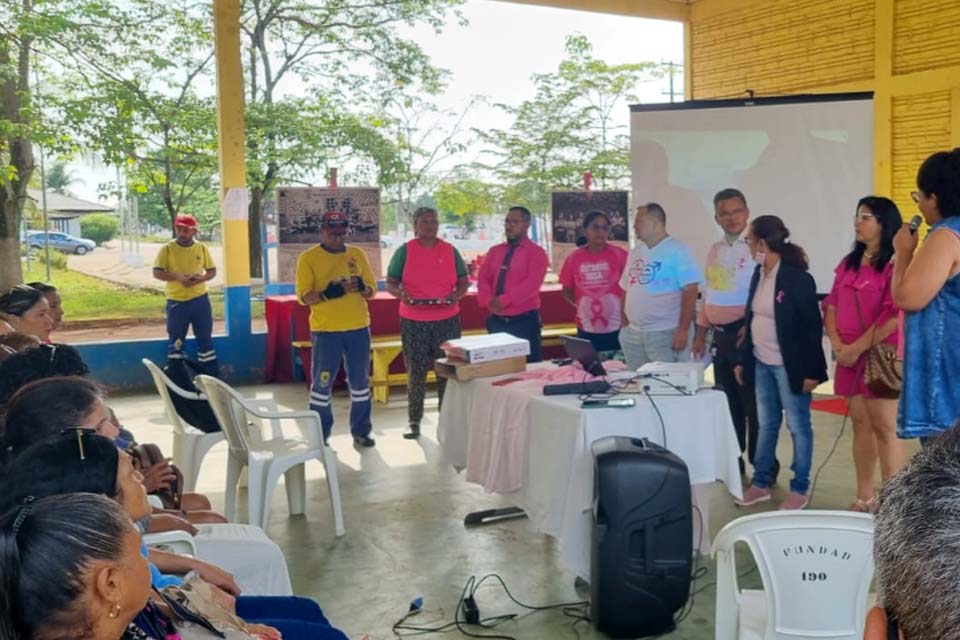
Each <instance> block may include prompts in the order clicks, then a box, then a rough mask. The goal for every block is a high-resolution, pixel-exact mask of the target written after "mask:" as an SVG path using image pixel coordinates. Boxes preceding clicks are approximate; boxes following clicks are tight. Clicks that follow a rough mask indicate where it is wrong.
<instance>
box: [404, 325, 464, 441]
mask: <svg viewBox="0 0 960 640" xmlns="http://www.w3.org/2000/svg"><path fill="white" fill-rule="evenodd" d="M459 337H460V316H459V315H455V316H453V317H452V318H447V319H446V320H431V321H424V320H407V319H406V318H400V340H401V342H402V344H403V359H404V361H405V362H406V365H407V399H408V401H409V407H408V409H407V412H408V414H409V417H410V424H417V425H418V424H420V420H422V419H423V398H424V396H425V395H426V393H427V373H428V372H429V371H430V370H431V369H433V363H434V361H435V360H436V359H437V358H439V357H441V356H443V350H441V349H440V345H441V344H442V343H443V342H445V341H447V340H453V339H454V338H459ZM446 386H447V381H446V379H445V378H440V377H438V378H437V397H438V399H439V401H440V403H441V404H442V403H443V391H444V389H446Z"/></svg>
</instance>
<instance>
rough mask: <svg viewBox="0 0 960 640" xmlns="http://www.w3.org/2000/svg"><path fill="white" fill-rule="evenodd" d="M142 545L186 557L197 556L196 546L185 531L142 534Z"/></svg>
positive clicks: (191, 537)
mask: <svg viewBox="0 0 960 640" xmlns="http://www.w3.org/2000/svg"><path fill="white" fill-rule="evenodd" d="M143 543H144V544H145V545H147V546H148V547H153V548H155V549H163V550H164V551H171V552H173V553H179V554H181V555H186V556H194V557H196V555H197V545H196V543H195V542H194V541H193V536H191V535H190V534H189V533H187V532H186V531H163V532H161V533H145V534H143Z"/></svg>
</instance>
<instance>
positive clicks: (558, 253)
mask: <svg viewBox="0 0 960 640" xmlns="http://www.w3.org/2000/svg"><path fill="white" fill-rule="evenodd" d="M628 197H629V193H628V192H627V191H554V192H553V193H552V194H551V212H552V216H551V221H552V222H551V227H552V229H553V243H552V244H551V256H550V262H551V265H552V267H553V271H554V273H556V274H558V275H559V274H560V267H562V266H563V261H564V260H566V259H567V256H568V255H569V254H570V253H571V252H573V251H574V249H576V248H577V238H579V237H581V236H583V218H584V217H585V216H586V215H587V214H588V213H590V212H591V211H602V212H604V213H605V214H607V217H608V218H610V235H609V242H610V243H611V244H615V245H617V246H620V247H623V248H624V249H626V250H627V251H629V250H630V244H629V242H630V237H629V228H630V216H629V215H628V210H627V206H628V205H627V202H628Z"/></svg>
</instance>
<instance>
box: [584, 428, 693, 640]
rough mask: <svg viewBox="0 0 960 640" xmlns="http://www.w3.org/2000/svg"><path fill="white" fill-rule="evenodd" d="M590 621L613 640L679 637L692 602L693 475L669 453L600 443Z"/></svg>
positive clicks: (641, 444) (613, 441) (621, 442)
mask: <svg viewBox="0 0 960 640" xmlns="http://www.w3.org/2000/svg"><path fill="white" fill-rule="evenodd" d="M593 455H594V460H595V464H594V489H593V494H594V496H593V497H594V500H593V505H594V506H593V515H594V518H593V535H592V540H591V543H592V548H591V558H590V618H591V620H592V621H593V624H594V626H595V627H596V628H597V629H598V630H600V631H603V632H604V633H606V634H607V635H609V636H611V637H613V638H637V637H643V636H651V635H657V634H661V633H665V632H668V631H672V630H673V628H674V626H675V625H674V615H675V614H676V613H677V611H679V610H680V609H681V608H682V607H683V606H684V605H685V604H686V602H687V598H688V597H689V594H690V579H691V575H690V572H691V565H692V559H693V520H692V517H691V509H692V506H691V497H690V474H689V472H688V471H687V465H686V464H684V462H683V460H681V459H680V458H678V457H677V456H676V455H674V454H673V453H671V452H670V451H668V450H666V449H664V448H663V447H661V446H659V445H656V444H653V443H651V442H649V441H648V440H646V439H643V440H637V439H634V438H628V437H623V436H616V437H610V438H603V439H601V440H597V441H596V442H594V443H593Z"/></svg>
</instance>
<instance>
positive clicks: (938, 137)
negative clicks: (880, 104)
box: [892, 91, 951, 218]
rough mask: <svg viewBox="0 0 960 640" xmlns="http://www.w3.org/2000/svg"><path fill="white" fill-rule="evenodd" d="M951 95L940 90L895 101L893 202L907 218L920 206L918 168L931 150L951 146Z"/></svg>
mask: <svg viewBox="0 0 960 640" xmlns="http://www.w3.org/2000/svg"><path fill="white" fill-rule="evenodd" d="M950 107H951V103H950V92H949V91H937V92H934V93H922V94H918V95H910V96H895V97H894V98H893V123H894V126H893V136H892V149H893V194H894V195H893V200H894V201H896V203H897V205H898V206H899V207H900V211H901V212H902V213H903V214H904V216H905V217H908V218H909V217H912V216H913V215H914V213H915V210H916V208H917V207H916V205H914V204H913V202H912V201H911V200H910V192H911V191H914V190H915V189H916V188H917V169H918V168H919V167H920V164H921V163H922V162H923V161H924V160H925V159H926V158H927V156H929V155H930V153H931V151H936V150H940V149H946V148H948V147H949V146H950Z"/></svg>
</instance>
